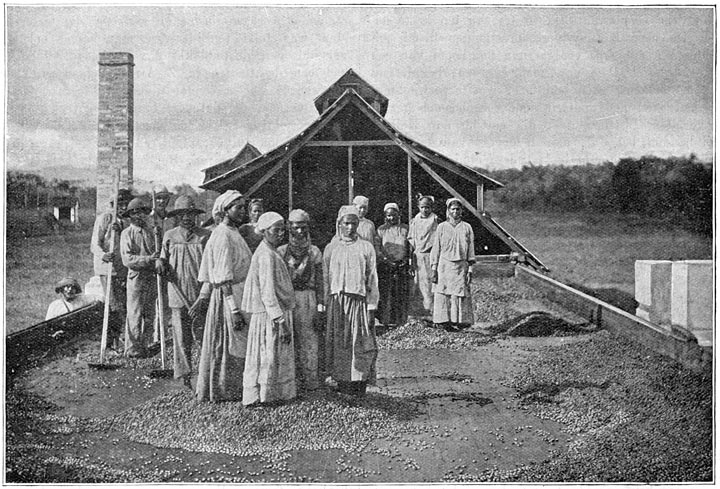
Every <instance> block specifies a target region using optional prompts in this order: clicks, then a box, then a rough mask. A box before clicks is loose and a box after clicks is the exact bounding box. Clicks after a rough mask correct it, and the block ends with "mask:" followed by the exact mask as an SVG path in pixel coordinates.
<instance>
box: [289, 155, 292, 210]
mask: <svg viewBox="0 0 720 489" xmlns="http://www.w3.org/2000/svg"><path fill="white" fill-rule="evenodd" d="M292 210H293V161H292V158H290V159H289V160H288V214H290V212H291V211H292Z"/></svg>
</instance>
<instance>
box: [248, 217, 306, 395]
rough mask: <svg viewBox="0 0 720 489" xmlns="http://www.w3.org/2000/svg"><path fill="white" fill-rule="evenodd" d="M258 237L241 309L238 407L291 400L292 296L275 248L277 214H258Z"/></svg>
mask: <svg viewBox="0 0 720 489" xmlns="http://www.w3.org/2000/svg"><path fill="white" fill-rule="evenodd" d="M256 229H257V232H258V233H262V236H263V240H262V241H261V242H260V244H259V245H258V247H257V250H255V253H254V254H253V257H252V261H251V262H250V271H249V272H248V278H247V282H245V292H244V293H243V303H242V310H243V311H246V312H248V313H250V314H251V319H250V330H249V332H248V347H247V357H246V358H245V372H244V375H243V399H242V402H243V405H244V406H254V405H262V404H265V405H267V404H275V403H278V402H282V401H286V400H289V399H293V398H294V397H295V395H296V393H297V385H296V383H295V348H294V345H293V308H294V307H295V294H294V291H293V284H292V281H291V280H290V274H289V273H288V269H287V267H286V266H285V262H284V261H283V260H282V258H281V257H280V255H279V254H278V253H277V246H278V245H279V244H280V242H281V241H282V239H283V236H284V235H285V221H284V220H283V218H282V216H281V215H280V214H278V213H277V212H266V213H264V214H263V215H261V216H260V218H259V219H258V222H257V226H256Z"/></svg>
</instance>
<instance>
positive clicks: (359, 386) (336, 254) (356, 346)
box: [323, 205, 378, 396]
mask: <svg viewBox="0 0 720 489" xmlns="http://www.w3.org/2000/svg"><path fill="white" fill-rule="evenodd" d="M359 222H360V218H359V216H358V211H357V209H356V207H355V206H354V205H344V206H342V207H341V208H340V211H339V212H338V220H337V227H338V232H339V234H340V237H339V238H338V239H337V240H335V242H334V243H333V244H331V245H328V246H327V247H326V248H325V252H324V254H323V265H324V271H325V297H326V298H325V304H327V331H326V334H325V338H326V352H325V363H326V368H327V369H328V373H329V375H330V377H332V379H334V380H335V381H337V384H338V390H339V391H340V392H343V393H345V394H352V395H357V396H360V395H363V394H365V389H366V387H367V384H368V383H374V381H375V362H376V360H377V343H376V341H375V326H374V324H375V317H374V316H375V309H377V303H378V279H377V271H376V268H375V250H373V247H372V244H370V242H368V241H366V240H364V239H360V238H359V237H358V234H357V227H358V224H359Z"/></svg>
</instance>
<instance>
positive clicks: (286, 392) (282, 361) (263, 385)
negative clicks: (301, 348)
mask: <svg viewBox="0 0 720 489" xmlns="http://www.w3.org/2000/svg"><path fill="white" fill-rule="evenodd" d="M283 312H284V316H285V318H286V319H285V320H286V321H288V322H289V324H287V325H286V326H287V327H288V328H289V329H290V332H291V340H290V343H283V342H282V341H280V327H281V326H278V325H276V324H275V322H274V321H273V320H272V319H270V316H268V315H267V313H265V312H260V313H253V315H252V318H251V319H250V331H249V332H248V347H247V357H246V358H245V374H244V376H243V400H242V402H243V405H245V406H248V405H250V404H254V403H256V402H272V401H280V400H286V399H293V398H294V397H295V395H296V393H297V388H296V385H295V346H294V344H293V341H292V329H293V319H292V314H290V311H283Z"/></svg>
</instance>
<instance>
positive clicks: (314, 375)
mask: <svg viewBox="0 0 720 489" xmlns="http://www.w3.org/2000/svg"><path fill="white" fill-rule="evenodd" d="M316 315H317V300H316V299H315V291H314V290H296V291H295V309H293V324H294V337H293V340H294V341H295V373H296V375H297V379H298V387H300V388H303V389H309V390H312V389H317V388H318V387H319V386H320V382H319V380H318V350H319V348H318V347H319V341H318V334H317V332H316V331H315V316H316Z"/></svg>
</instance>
